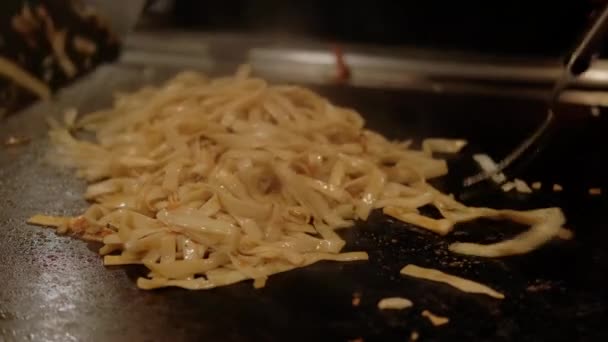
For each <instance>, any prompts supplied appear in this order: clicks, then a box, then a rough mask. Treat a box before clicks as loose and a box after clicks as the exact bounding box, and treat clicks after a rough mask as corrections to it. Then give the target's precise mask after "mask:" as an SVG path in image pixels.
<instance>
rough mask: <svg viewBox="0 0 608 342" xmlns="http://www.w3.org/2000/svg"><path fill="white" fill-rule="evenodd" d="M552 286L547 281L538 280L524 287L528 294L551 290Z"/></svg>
mask: <svg viewBox="0 0 608 342" xmlns="http://www.w3.org/2000/svg"><path fill="white" fill-rule="evenodd" d="M551 289H552V286H551V283H550V282H548V281H540V280H536V282H535V283H534V284H531V285H528V287H526V291H528V292H541V291H547V290H551Z"/></svg>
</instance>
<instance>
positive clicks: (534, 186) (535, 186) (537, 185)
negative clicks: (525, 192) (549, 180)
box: [532, 182, 543, 190]
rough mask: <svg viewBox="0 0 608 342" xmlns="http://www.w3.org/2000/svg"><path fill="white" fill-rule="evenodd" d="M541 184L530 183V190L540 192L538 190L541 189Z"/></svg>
mask: <svg viewBox="0 0 608 342" xmlns="http://www.w3.org/2000/svg"><path fill="white" fill-rule="evenodd" d="M542 186H543V185H542V183H541V182H534V183H532V189H534V190H540V188H541V187H542Z"/></svg>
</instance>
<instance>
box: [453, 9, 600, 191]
mask: <svg viewBox="0 0 608 342" xmlns="http://www.w3.org/2000/svg"><path fill="white" fill-rule="evenodd" d="M607 31H608V5H605V6H604V7H603V8H602V9H601V11H600V12H599V13H598V15H597V16H596V17H595V19H594V20H593V22H592V24H591V25H590V26H589V27H588V29H587V30H586V31H585V33H584V34H583V36H582V39H581V41H580V42H579V43H578V45H576V48H575V49H574V51H573V52H572V53H571V55H570V56H569V57H568V60H567V63H566V64H565V66H564V68H563V70H562V72H561V74H560V76H559V78H558V79H557V81H556V82H555V85H554V87H553V90H552V91H551V95H550V97H549V99H548V109H547V116H546V117H545V120H544V121H543V122H542V124H541V125H540V126H539V127H538V128H537V129H536V130H535V131H534V132H533V133H532V135H530V136H529V137H528V138H527V139H526V140H524V141H523V142H522V143H521V144H520V145H519V146H517V148H515V149H514V150H513V151H512V152H511V153H509V154H508V155H507V156H506V157H505V158H504V159H503V160H501V161H500V162H499V163H498V165H497V167H496V169H494V170H493V171H490V172H485V171H482V172H480V173H478V174H476V175H473V176H470V177H467V178H465V180H464V182H463V185H464V187H469V186H471V185H474V184H476V183H479V182H481V181H484V180H486V179H489V178H491V177H492V176H494V175H496V174H498V173H500V172H502V171H504V170H505V169H506V168H508V167H509V166H510V165H512V164H513V162H514V161H516V160H518V159H521V158H522V156H523V155H524V154H525V153H527V152H528V151H530V150H532V146H534V145H535V144H536V143H537V142H538V141H539V140H540V139H541V137H542V136H543V135H544V134H545V133H546V132H547V130H548V128H549V126H550V125H551V123H552V122H553V120H554V117H555V114H554V112H555V108H556V106H557V104H558V101H559V97H560V95H561V93H562V91H563V90H564V89H565V88H566V87H568V85H569V84H570V82H572V80H573V79H574V78H576V77H577V76H578V75H580V74H582V73H583V72H584V71H586V70H587V69H588V68H589V66H590V64H591V62H592V60H593V58H594V55H595V53H596V52H597V49H598V48H599V46H600V43H601V42H602V40H603V39H604V37H605V36H606V35H605V34H606V32H607Z"/></svg>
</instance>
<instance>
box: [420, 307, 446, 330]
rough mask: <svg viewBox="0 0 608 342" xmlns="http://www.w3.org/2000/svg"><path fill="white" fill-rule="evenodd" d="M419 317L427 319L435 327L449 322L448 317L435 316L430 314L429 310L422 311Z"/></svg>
mask: <svg viewBox="0 0 608 342" xmlns="http://www.w3.org/2000/svg"><path fill="white" fill-rule="evenodd" d="M421 315H422V316H423V317H426V318H428V319H429V321H430V322H431V323H432V324H433V325H434V326H436V327H438V326H440V325H444V324H447V323H448V322H449V321H450V319H449V318H448V317H443V316H438V315H435V314H434V313H432V312H430V311H429V310H424V311H422V314H421Z"/></svg>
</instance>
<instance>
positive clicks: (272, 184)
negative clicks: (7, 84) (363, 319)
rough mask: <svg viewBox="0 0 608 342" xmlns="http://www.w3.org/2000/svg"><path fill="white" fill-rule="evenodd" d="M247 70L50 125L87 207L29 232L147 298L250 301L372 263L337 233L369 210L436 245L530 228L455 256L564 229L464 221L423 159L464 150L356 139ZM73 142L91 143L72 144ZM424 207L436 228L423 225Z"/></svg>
mask: <svg viewBox="0 0 608 342" xmlns="http://www.w3.org/2000/svg"><path fill="white" fill-rule="evenodd" d="M249 70H250V69H249V68H247V67H244V68H241V69H239V70H238V71H237V73H236V75H234V76H230V77H223V78H216V79H208V78H207V77H205V76H203V75H201V74H198V73H195V72H185V73H181V74H179V75H177V76H176V77H175V78H173V79H172V80H170V81H168V82H167V83H166V84H164V85H162V86H159V87H152V86H150V87H144V88H142V89H141V90H138V91H135V92H133V93H130V94H121V95H118V96H117V97H116V100H115V102H114V105H113V107H112V108H109V109H105V110H102V111H99V112H97V113H93V114H91V115H88V116H86V117H85V118H83V119H82V120H78V119H76V121H75V120H74V116H75V115H74V114H75V112H74V113H72V114H70V116H69V117H66V119H65V120H64V123H66V124H67V125H68V126H69V127H61V126H60V125H59V124H54V125H53V127H52V129H51V131H50V133H49V136H50V139H51V141H52V143H53V145H54V146H55V149H54V155H53V157H54V159H55V160H56V161H57V162H59V163H60V164H62V165H67V166H69V167H72V168H74V169H76V172H77V175H79V176H80V177H82V178H85V179H86V180H87V181H89V182H90V185H89V188H88V189H87V191H86V193H85V197H86V199H87V200H88V201H90V202H91V203H92V205H91V207H90V208H89V209H87V210H86V212H85V213H84V214H83V215H82V216H81V217H79V218H68V219H67V223H65V222H66V219H65V218H59V219H53V218H48V217H46V218H42V219H41V218H40V217H34V218H33V219H32V220H31V222H32V223H35V224H44V225H50V226H56V227H57V230H58V231H59V232H64V231H66V230H69V231H73V232H75V233H78V235H79V236H81V237H83V238H86V239H95V240H101V241H103V243H104V246H103V247H102V248H101V250H100V254H102V255H103V256H104V263H105V264H106V265H122V264H142V265H144V266H146V267H147V268H148V269H149V270H150V273H149V274H148V275H147V276H146V277H142V278H140V279H139V280H138V281H137V284H138V286H139V287H140V288H142V289H154V288H160V287H167V286H177V287H183V288H186V289H209V288H213V287H217V286H224V285H228V284H232V283H235V282H239V281H242V280H246V279H252V280H253V284H254V286H255V287H256V288H257V287H262V286H264V284H265V283H266V280H267V279H268V278H269V276H271V275H273V274H275V273H278V272H285V271H288V270H291V269H294V268H298V267H305V266H307V265H310V264H312V263H315V262H318V261H321V260H334V261H342V262H346V261H356V260H367V254H366V253H365V252H349V253H342V252H341V250H342V248H343V247H344V245H345V241H344V240H342V239H341V238H340V236H339V235H338V234H337V233H336V230H337V229H342V228H346V227H350V226H352V225H353V222H354V221H355V220H365V219H366V218H367V217H368V215H369V213H370V211H371V210H372V209H374V208H384V211H385V212H386V213H387V214H389V215H391V216H393V217H395V218H396V219H399V220H403V221H406V222H409V223H412V224H415V225H420V226H422V227H423V228H427V229H430V230H432V231H434V232H436V233H438V234H442V235H443V234H448V233H449V232H451V231H452V229H453V227H454V225H455V224H456V223H460V222H465V221H469V220H473V219H476V218H479V217H490V218H496V219H502V218H507V219H515V220H519V221H525V222H524V223H528V224H530V225H532V226H533V229H531V230H530V233H528V235H526V236H521V237H518V238H516V240H514V241H513V242H511V241H505V242H503V243H500V244H495V245H489V246H478V245H471V244H454V245H453V246H452V247H453V250H455V251H457V252H459V253H467V254H476V253H477V254H479V255H488V256H497V255H503V254H509V253H520V252H525V251H527V250H530V249H532V248H535V247H537V246H539V245H540V244H541V243H543V242H545V241H547V240H549V239H551V238H552V237H553V236H555V235H556V234H557V232H556V231H555V229H559V223H560V222H561V221H559V222H558V221H556V220H551V219H550V215H541V213H542V211H539V212H537V213H518V212H511V211H496V210H493V209H487V208H468V207H466V206H465V205H463V204H461V203H458V202H457V201H455V200H454V199H453V198H451V197H450V196H447V195H445V194H442V193H440V192H439V191H437V190H436V189H434V188H432V187H431V186H429V185H428V184H426V183H425V182H426V180H427V179H430V178H433V177H439V176H442V175H445V174H446V173H447V163H446V161H445V160H442V159H438V158H433V156H432V152H457V151H458V150H459V149H460V148H462V147H463V146H464V144H465V142H464V141H462V140H448V139H431V140H427V141H425V142H424V143H423V146H424V149H425V151H426V152H425V151H417V150H413V149H411V148H410V147H409V145H410V144H409V142H392V141H389V140H387V139H386V138H384V137H383V136H382V135H380V134H378V133H375V132H372V131H369V130H366V129H364V120H363V118H362V117H361V116H360V115H359V114H358V113H357V112H355V111H353V110H350V109H346V108H341V107H337V106H334V105H333V104H331V103H330V102H329V101H328V100H327V99H325V98H323V97H321V96H319V95H317V94H315V93H313V92H312V91H310V90H308V89H305V88H301V87H297V86H273V85H269V84H268V83H267V82H266V81H264V80H261V79H256V78H252V77H250V76H249ZM55 122H57V121H55ZM78 129H82V130H85V131H90V132H92V133H94V134H95V136H96V138H97V142H90V141H83V140H79V139H77V138H75V137H74V135H73V133H74V132H75V131H76V130H78ZM425 205H432V206H435V207H437V209H439V211H440V212H441V214H442V215H443V216H444V217H443V218H439V219H432V218H429V217H425V216H423V215H420V213H419V211H418V209H419V208H420V207H422V206H425ZM554 211H555V212H556V213H557V212H559V210H557V209H554ZM560 214H561V213H560ZM554 216H555V215H554Z"/></svg>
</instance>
